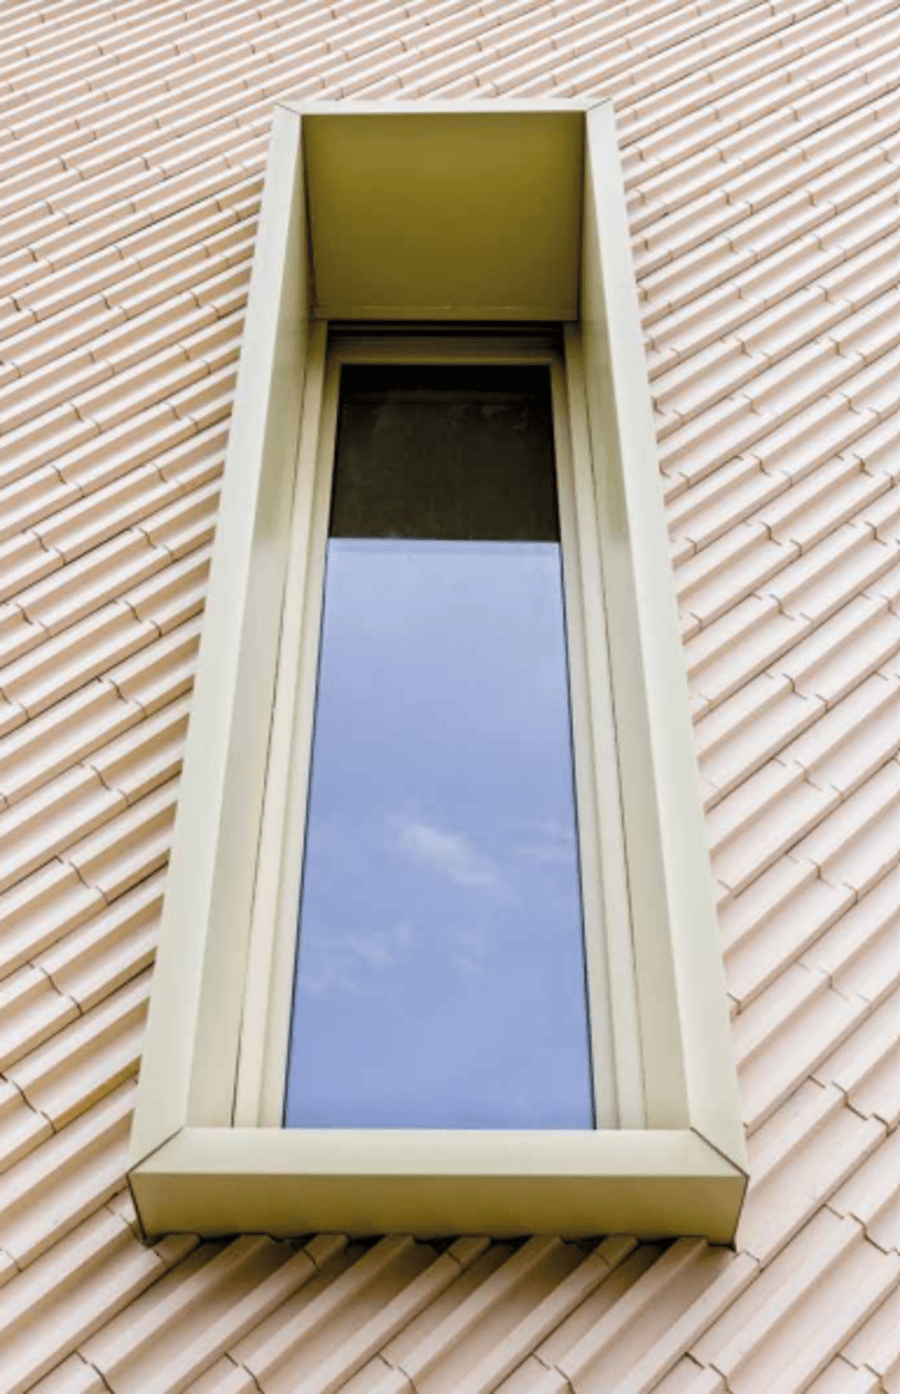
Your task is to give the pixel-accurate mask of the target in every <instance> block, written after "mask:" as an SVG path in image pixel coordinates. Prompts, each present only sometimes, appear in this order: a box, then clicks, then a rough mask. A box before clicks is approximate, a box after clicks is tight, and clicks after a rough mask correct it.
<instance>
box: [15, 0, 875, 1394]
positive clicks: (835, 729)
mask: <svg viewBox="0 0 900 1394" xmlns="http://www.w3.org/2000/svg"><path fill="white" fill-rule="evenodd" d="M0 35H2V36H3V42H4V45H5V47H4V55H5V64H4V79H5V80H4V82H3V84H2V86H0V122H2V124H3V127H4V129H3V131H2V132H0V152H2V153H0V158H2V159H3V161H4V169H5V171H8V178H7V179H6V180H5V183H4V192H3V196H2V197H3V202H2V203H0V277H2V278H3V292H2V295H0V336H2V343H0V403H2V405H3V407H4V408H5V410H4V416H3V426H4V429H5V434H4V437H3V451H2V459H0V516H2V524H0V602H2V606H0V695H2V701H3V704H2V707H0V795H2V797H3V800H4V803H3V808H2V810H0V831H2V830H5V831H6V832H7V837H6V838H5V839H4V842H3V847H2V852H0V884H2V887H3V889H0V973H2V979H0V1052H2V1053H3V1059H4V1060H5V1061H10V1062H11V1063H9V1064H8V1067H7V1068H6V1069H5V1071H4V1073H5V1075H6V1079H5V1081H4V1082H2V1083H0V1173H2V1175H0V1284H2V1286H0V1384H2V1386H3V1388H4V1389H7V1388H9V1389H10V1390H14V1389H25V1388H36V1389H40V1390H41V1391H43V1394H60V1391H63V1390H65V1391H66V1394H68V1391H69V1390H71V1391H73V1392H77V1391H83V1394H98V1391H99V1390H100V1389H112V1390H113V1391H116V1392H117V1394H118V1391H131V1390H134V1391H138V1390H140V1391H141V1394H143V1392H144V1391H155V1390H158V1391H160V1394H162V1391H164V1390H172V1391H174V1390H176V1389H179V1390H180V1389H185V1390H187V1389H192V1390H196V1391H198V1394H210V1391H212V1390H215V1391H217V1394H218V1391H220V1390H221V1391H222V1394H247V1391H250V1390H252V1391H254V1394H258V1391H259V1389H260V1388H262V1389H265V1390H266V1391H269V1390H272V1391H278V1390H281V1389H285V1390H291V1391H293V1390H295V1389H309V1390H315V1391H316V1394H319V1391H323V1390H325V1389H343V1388H346V1389H347V1390H348V1391H349V1394H373V1391H378V1394H423V1391H427V1394H431V1391H434V1394H438V1392H439V1391H443V1390H453V1391H454V1394H457V1391H465V1394H475V1391H476V1390H477V1391H481V1390H484V1391H487V1390H488V1389H490V1388H499V1389H501V1390H503V1391H504V1394H572V1391H573V1390H574V1391H575V1394H583V1391H587V1394H592V1391H593V1390H595V1389H597V1390H599V1389H604V1390H606V1389H610V1390H615V1391H616V1394H625V1391H628V1394H650V1391H651V1390H659V1391H661V1394H685V1391H687V1394H726V1390H727V1391H728V1394H744V1391H747V1394H754V1392H755V1391H756V1390H757V1389H763V1388H764V1387H766V1386H772V1387H775V1388H784V1389H785V1390H787V1389H791V1390H793V1389H798V1390H799V1389H801V1388H808V1389H810V1390H812V1391H814V1392H815V1394H836V1391H840V1394H844V1391H845V1390H846V1391H848V1394H874V1391H875V1390H877V1389H878V1388H879V1383H878V1381H879V1379H880V1380H881V1386H880V1387H883V1388H885V1389H887V1388H892V1387H893V1382H894V1381H895V1380H896V1369H897V1367H898V1360H900V1357H898V1347H897V1342H896V1335H895V1328H896V1320H895V1317H896V1310H897V1305H896V1304H897V1295H896V1294H897V1291H898V1262H900V1260H898V1249H900V1240H898V1235H900V1229H898V1226H900V1201H898V1199H897V1196H898V1191H897V1187H896V1183H895V1181H894V1172H895V1171H896V1167H895V1166H894V1165H893V1162H894V1153H895V1151H896V1147H895V1143H896V1135H897V1134H896V1130H897V1124H898V1120H900V1048H898V1045H897V993H898V992H900V981H898V978H900V973H898V970H897V968H896V964H897V963H898V961H900V958H898V948H900V929H898V926H897V918H896V915H897V911H896V907H897V903H898V891H897V887H896V877H897V875H898V867H900V839H898V828H900V819H898V816H897V809H898V799H900V764H898V760H897V749H898V741H900V718H898V715H897V712H898V710H900V696H898V681H900V670H898V666H897V665H898V658H897V655H898V653H900V629H898V624H900V620H898V615H900V590H898V586H900V545H898V527H900V502H898V494H897V488H896V484H897V479H898V470H900V446H898V442H900V425H898V417H897V412H896V405H897V404H896V377H897V355H898V352H900V349H898V345H900V318H898V316H900V300H898V295H897V286H896V277H897V270H896V247H897V235H898V232H900V135H898V133H900V105H898V95H897V94H898V88H897V76H896V51H897V43H898V41H900V11H898V9H897V5H896V0H855V2H854V4H853V6H852V7H851V6H848V5H846V4H845V3H843V0H791V3H790V4H786V5H781V6H773V5H771V4H769V3H762V0H702V3H698V4H693V3H692V4H690V5H684V4H676V3H674V2H673V0H655V2H654V3H652V4H644V5H640V6H638V5H636V4H634V3H633V0H616V3H612V4H600V3H597V0H553V3H549V2H547V0H542V2H541V3H538V2H537V0H515V3H511V4H504V5H503V6H496V5H495V6H491V5H486V4H484V3H483V2H482V0H465V2H464V0H410V3H407V4H405V5H403V6H402V7H399V8H398V7H397V6H395V5H392V4H390V3H388V0H368V3H365V4H360V3H352V4H351V3H324V0H306V2H305V3H303V4H289V3H287V0H260V3H257V4H253V5H249V4H248V3H247V0H228V3H224V0H204V3H199V0H196V2H195V3H192V4H191V5H190V6H187V7H186V6H184V5H182V4H181V3H177V2H176V0H154V2H153V3H152V4H149V5H148V4H146V3H139V2H138V0H116V3H112V0H103V3H100V0H97V3H88V4H75V3H73V2H72V0H65V2H64V0H54V2H53V3H48V4H46V5H41V6H37V5H27V6H26V5H16V6H14V7H13V8H12V9H9V10H8V11H6V12H4V14H3V15H0ZM326 91H330V92H336V93H337V92H340V93H345V94H349V93H351V92H353V93H360V94H362V93H366V94H373V95H374V94H380V95H390V94H392V93H395V94H398V95H408V94H419V95H425V94H435V93H445V94H450V93H454V92H456V93H463V92H471V91H474V92H476V93H478V94H480V95H492V94H496V93H499V94H504V93H505V94H526V93H535V94H537V93H540V94H548V93H554V94H556V95H566V94H573V93H576V92H584V91H591V92H597V93H602V94H605V95H613V96H614V97H615V98H616V104H617V111H618V120H619V129H620V135H621V140H622V143H623V149H624V152H625V156H626V172H627V180H628V189H629V208H630V211H631V218H632V229H633V233H634V238H635V253H636V258H637V263H638V266H639V268H640V274H641V296H642V302H641V303H642V306H643V314H644V322H645V330H646V336H647V343H648V349H649V351H650V352H649V361H650V365H651V370H652V373H653V382H654V392H655V394H656V397H657V402H658V406H659V410H660V416H659V434H660V441H661V460H662V465H663V469H664V483H665V486H666V498H667V507H668V513H669V520H670V528H671V536H672V542H673V548H674V552H675V556H676V558H677V579H678V585H679V588H680V592H681V596H682V603H683V606H684V621H685V634H686V645H685V653H686V661H687V665H688V670H689V677H690V682H691V688H692V694H693V703H694V709H695V711H696V714H697V728H696V729H697V742H698V752H699V755H700V761H701V775H702V778H703V782H704V792H705V797H706V800H707V806H708V810H709V811H708V819H709V827H710V833H711V840H712V843H713V849H714V865H715V870H716V874H717V875H718V876H719V877H720V882H721V883H724V884H720V892H721V900H720V923H721V928H722V934H723V941H724V944H725V949H726V971H727V977H728V986H729V991H730V993H731V996H732V1001H733V1003H734V1005H735V1011H736V1016H735V1023H734V1030H735V1037H736V1040H737V1042H738V1045H739V1048H740V1051H741V1056H742V1061H743V1063H742V1083H743V1088H744V1102H745V1111H746V1115H747V1117H748V1119H749V1120H750V1123H751V1136H750V1150H751V1163H752V1176H753V1186H752V1190H751V1195H750V1199H749V1202H748V1207H747V1211H746V1214H745V1218H744V1221H743V1224H742V1228H741V1231H740V1234H739V1247H740V1252H739V1254H738V1255H737V1256H734V1257H729V1256H728V1255H723V1254H716V1253H711V1252H709V1251H708V1250H706V1249H705V1248H704V1246H702V1245H698V1244H697V1243H696V1242H695V1241H690V1240H685V1241H681V1242H680V1243H678V1244H675V1245H672V1246H668V1247H665V1248H657V1247H655V1246H652V1245H639V1246H635V1245H634V1244H633V1242H632V1241H629V1240H608V1241H606V1242H605V1243H604V1244H602V1245H599V1246H593V1247H591V1246H576V1245H571V1244H565V1243H562V1242H560V1241H559V1240H547V1239H540V1240H531V1241H529V1242H528V1243H526V1244H525V1245H524V1246H522V1245H508V1244H493V1245H487V1244H486V1242H485V1241H460V1242H458V1243H457V1244H456V1245H454V1246H452V1247H451V1248H449V1249H446V1250H445V1251H443V1252H438V1251H437V1250H436V1249H435V1248H434V1247H433V1246H429V1245H421V1244H413V1243H411V1242H410V1241H405V1240H402V1239H396V1238H392V1239H388V1240H385V1241H382V1243H381V1244H378V1245H375V1246H374V1247H373V1246H356V1245H347V1244H346V1241H344V1240H342V1239H328V1238H325V1239H317V1240H314V1241H312V1242H311V1243H309V1244H307V1245H306V1246H305V1247H298V1246H292V1245H281V1244H273V1243H272V1242H271V1241H268V1240H265V1239H259V1238H243V1239H237V1240H235V1241H232V1242H230V1243H226V1244H216V1245H204V1246H200V1247H197V1246H195V1244H194V1242H193V1241H192V1240H190V1239H188V1240H185V1241H176V1242H167V1243H165V1244H163V1245H160V1246H158V1247H157V1248H156V1249H153V1248H150V1249H146V1248H144V1246H143V1245H142V1243H141V1242H140V1241H139V1239H138V1238H137V1237H136V1235H135V1233H134V1229H133V1226H134V1215H133V1211H132V1209H131V1207H130V1204H129V1202H128V1201H127V1198H126V1196H125V1193H124V1192H123V1190H122V1147H123V1143H124V1137H125V1130H126V1128H127V1118H128V1110H129V1108H130V1098H131V1095H132V1090H133V1085H132V1084H131V1083H130V1082H129V1076H130V1075H132V1074H133V1073H134V1071H135V1069H136V1067H137V1061H138V1057H139V1047H140V1032H141V1023H142V1019H143V1011H144V1004H145V1000H146V984H147V968H148V965H149V963H150V962H151V958H152V952H153V944H154V940H155V934H156V928H157V920H158V913H159V904H160V898H161V893H162V889H163V886H164V876H165V873H164V867H165V861H166V856H167V851H168V845H169V838H170V828H171V817H172V811H173V807H174V798H175V789H176V778H177V771H178V767H179V761H180V753H181V749H182V743H183V739H184V730H185V724H186V721H187V716H188V713H189V710H190V700H189V693H190V688H191V684H192V680H193V672H194V665H195V662H196V651H197V642H198V637H199V632H200V627H201V612H202V606H203V600H204V596H205V586H206V576H207V570H208V564H209V545H210V541H211V538H212V532H213V529H214V525H215V512H216V506H217V498H218V481H219V476H220V474H221V470H222V464H223V453H224V443H225V439H226V435H227V424H228V415H229V411H230V403H231V397H232V393H233V383H234V365H235V362H236V358H237V355H238V352H239V346H240V337H241V328H242V315H243V306H244V303H245V297H246V285H247V276H248V271H249V259H250V256H251V253H252V247H253V238H254V234H255V219H256V213H257V209H258V202H259V194H260V189H261V171H262V165H263V161H264V153H265V140H266V135H267V127H268V118H269V113H270V110H271V104H272V101H273V100H275V99H276V98H277V97H279V96H281V95H284V94H286V93H288V92H306V93H308V94H313V93H320V94H321V93H325V92H326ZM79 412H83V414H84V415H83V416H79V414H78V413H79ZM17 1265H18V1267H20V1268H21V1269H22V1270H23V1271H22V1272H17V1267H16V1266H17ZM4 1304H5V1305H4Z"/></svg>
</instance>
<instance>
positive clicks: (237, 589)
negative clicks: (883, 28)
mask: <svg viewBox="0 0 900 1394" xmlns="http://www.w3.org/2000/svg"><path fill="white" fill-rule="evenodd" d="M302 187H303V171H302V152H301V146H300V128H299V122H298V120H297V118H296V117H295V116H292V115H290V114H288V113H286V112H278V113H276V117H275V121H274V124H273V129H272V137H271V143H270V147H269V164H268V177H267V179H266V186H265V193H264V197H263V205H262V210H261V214H260V229H259V235H258V245H257V252H256V258H255V261H254V266H253V278H252V282H251V287H250V299H249V309H248V313H247V319H246V322H245V325H244V337H243V345H242V350H241V361H240V369H239V373H238V384H237V391H236V396H235V404H234V411H233V415H232V421H231V432H230V436H229V442H228V452H227V455H226V460H225V470H224V479H223V485H222V498H221V503H220V506H219V518H218V527H217V533H216V548H215V554H214V557H213V564H212V572H211V575H210V581H209V591H208V599H207V604H206V612H205V616H204V621H203V638H202V642H201V646H200V656H199V662H198V673H197V681H196V684H195V687H194V695H193V699H192V706H191V724H190V731H189V735H188V741H187V749H186V752H185V759H184V767H183V774H182V780H181V789H180V795H179V802H178V815H177V819H176V824H175V830H174V834H173V845H172V857H171V861H170V865H169V874H168V882H167V886H166V896H165V902H164V908H163V921H162V927H161V931H160V941H159V951H158V954H157V961H156V973H155V977H154V982H153V992H152V994H151V1000H150V1015H149V1020H148V1025H147V1034H146V1037H145V1042H144V1052H143V1060H142V1065H141V1081H140V1089H139V1091H138V1098H137V1106H136V1111H135V1122H134V1128H133V1131H132V1156H133V1157H134V1158H136V1159H139V1158H141V1157H144V1156H146V1155H147V1153H148V1152H149V1151H151V1150H152V1149H153V1148H155V1147H158V1146H159V1144H160V1142H161V1141H162V1140H163V1138H165V1137H168V1136H170V1135H171V1134H172V1133H173V1132H174V1131H176V1130H177V1129H178V1128H180V1127H181V1126H183V1124H184V1121H185V1119H186V1117H187V1116H189V1112H190V1109H191V1106H192V1104H193V1106H194V1108H195V1110H196V1112H195V1113H194V1114H193V1115H191V1116H193V1117H194V1119H195V1121H197V1122H222V1123H224V1122H228V1121H229V1120H230V1118H231V1107H232V1101H233V1097H234V1074H235V1069H236V1063H237V1050H238V1032H239V1028H240V1012H241V1003H242V999H243V973H244V959H245V955H246V942H247V930H248V922H249V912H250V903H251V898H252V894H253V879H254V869H255V852H256V842H257V824H255V823H254V817H256V818H257V819H258V812H259V808H260V804H261V800H262V791H263V780H264V775H265V758H266V749H267V740H268V728H269V720H270V717H271V706H272V692H273V687H274V680H275V663H276V657H277V644H278V631H279V616H280V606H281V594H282V590H283V586H284V568H285V562H286V557H287V543H288V526H287V518H288V517H289V514H290V498H291V493H292V490H293V476H294V463H295V452H296V439H297V433H298V429H299V420H300V401H301V394H302V390H303V379H304V373H305V363H306V345H307V337H308V327H309V300H308V277H307V270H306V266H307V256H306V227H305V218H304V203H303V199H302ZM189 1100H190V1102H189Z"/></svg>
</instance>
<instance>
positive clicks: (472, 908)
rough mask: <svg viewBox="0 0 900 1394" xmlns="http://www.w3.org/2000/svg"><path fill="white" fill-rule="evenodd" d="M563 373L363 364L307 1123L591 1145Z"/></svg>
mask: <svg viewBox="0 0 900 1394" xmlns="http://www.w3.org/2000/svg"><path fill="white" fill-rule="evenodd" d="M561 564H562V558H561V548H560V533H559V517H558V508H557V498H556V482H555V467H554V456H553V436H552V420H551V409H550V389H549V375H548V372H547V370H546V369H542V368H538V367H533V368H532V367H517V368H509V367H498V366H477V367H455V368H448V367H393V366H392V367H384V366H380V367H373V366H367V367H359V366H346V367H345V368H344V370H343V375H342V385H341V408H340V418H339V428H338V443H337V453H336V462H335V472H334V482H333V491H332V503H331V520H330V527H329V537H328V546H327V554H326V573H325V591H324V608H323V618H322V631H321V644H320V659H319V675H318V694H317V705H316V716H315V726H314V736H313V752H312V775H311V784H310V795H309V808H308V822H307V832H306V845H305V860H304V871H303V881H302V890H301V906H300V916H299V922H300V927H299V947H298V955H297V965H296V979H295V993H294V1007H293V1013H292V1023H291V1043H290V1052H289V1061H288V1073H287V1084H286V1091H285V1113H284V1121H285V1123H286V1124H287V1125H288V1126H294V1127H351V1128H352V1127H355V1128H392V1127H418V1128H423V1127H424V1128H464V1129H467V1128H476V1129H477V1128H488V1129H490V1128H495V1129H496V1128H501V1129H503V1128H533V1129H546V1128H568V1129H571V1128H575V1129H586V1128H592V1127H593V1126H594V1111H593V1086H592V1080H591V1066H590V1049H589V1030H588V1007H587V997H586V990H585V962H584V946H583V936H582V906H581V893H580V878H579V865H578V862H579V857H578V840H577V827H576V814H575V798H574V773H573V755H572V732H571V718H570V713H569V691H568V672H567V658H566V637H565V617H564V604H563V587H562V573H561Z"/></svg>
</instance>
